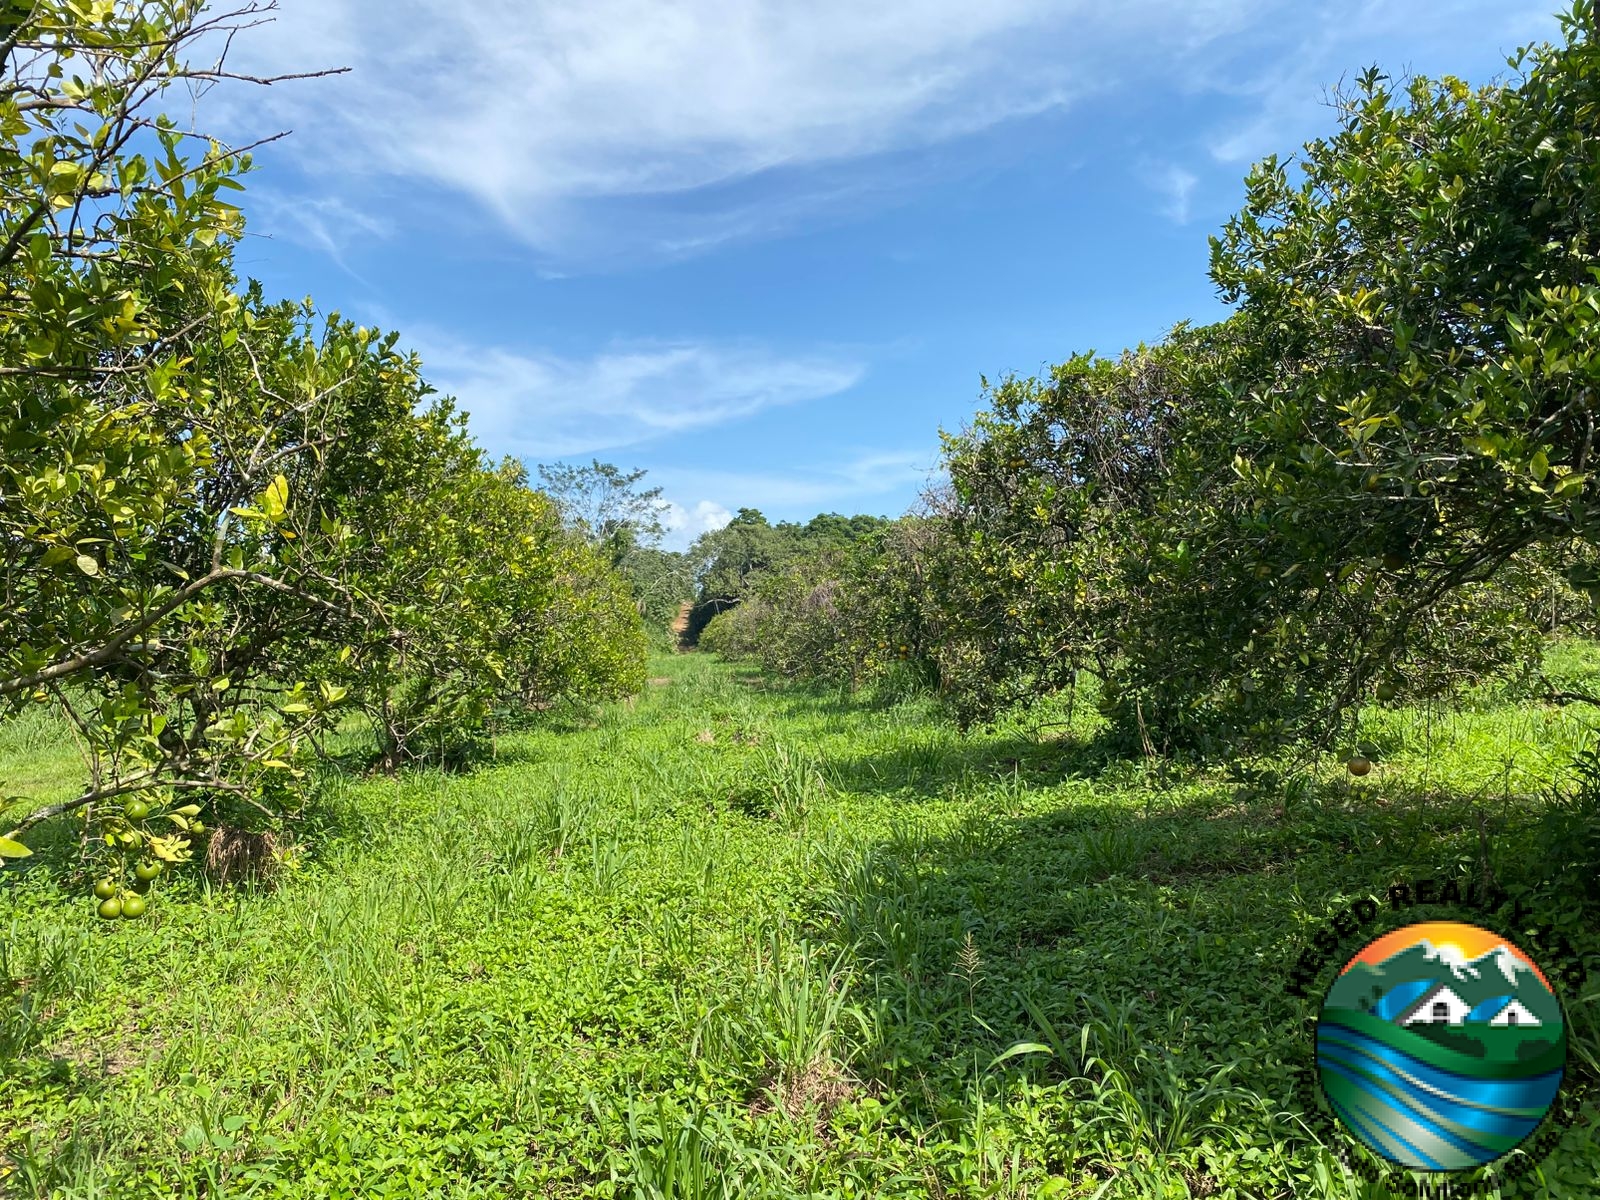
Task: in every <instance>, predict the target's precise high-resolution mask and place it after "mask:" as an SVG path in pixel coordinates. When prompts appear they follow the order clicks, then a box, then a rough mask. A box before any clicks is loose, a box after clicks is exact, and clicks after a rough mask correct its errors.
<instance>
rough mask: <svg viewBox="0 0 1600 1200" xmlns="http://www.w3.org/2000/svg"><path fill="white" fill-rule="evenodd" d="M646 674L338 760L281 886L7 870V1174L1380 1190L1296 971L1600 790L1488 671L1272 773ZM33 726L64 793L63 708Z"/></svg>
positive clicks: (1547, 717) (683, 666) (1590, 1147)
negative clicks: (488, 737)
mask: <svg viewBox="0 0 1600 1200" xmlns="http://www.w3.org/2000/svg"><path fill="white" fill-rule="evenodd" d="M1553 656H1554V657H1553V659H1552V662H1551V663H1550V664H1547V669H1549V670H1553V671H1557V672H1561V673H1564V676H1563V677H1565V678H1568V679H1571V680H1572V681H1574V686H1590V683H1589V682H1588V681H1590V680H1592V679H1593V677H1594V676H1595V675H1597V674H1600V658H1597V656H1596V655H1595V653H1594V652H1593V651H1592V650H1591V649H1589V648H1588V647H1587V646H1586V645H1585V644H1581V643H1569V644H1565V645H1561V646H1558V647H1557V648H1556V650H1555V651H1554V652H1553ZM650 670H651V673H652V674H654V675H661V676H667V677H670V678H671V680H672V685H671V686H667V687H659V688H647V689H646V690H645V691H644V692H643V693H642V694H641V695H640V696H639V697H638V700H637V702H636V703H635V704H633V705H632V706H624V705H622V704H616V705H612V706H609V707H607V708H604V709H602V710H581V711H580V710H576V709H574V710H572V711H568V712H565V714H564V715H563V714H561V713H551V714H549V716H548V724H547V725H546V726H544V727H541V728H538V729H533V730H529V731H524V732H522V733H517V734H513V735H510V736H507V737H503V738H502V739H500V741H499V744H498V751H497V756H496V758H495V759H494V760H493V761H492V762H491V763H489V764H487V765H485V766H483V767H481V768H479V769H477V770H474V771H472V772H471V773H467V774H458V775H450V774H445V773H441V772H438V771H434V770H426V769H417V770H408V771H404V772H401V773H400V774H399V775H397V776H394V777H386V776H382V775H367V776H358V775H356V774H355V773H353V772H351V771H350V770H349V769H348V768H338V769H335V768H330V774H329V775H328V776H327V778H325V779H324V780H323V781H322V782H321V786H320V788H319V791H318V794H319V796H320V799H319V800H318V801H317V804H316V807H315V809H314V811H313V812H312V813H310V814H309V817H308V821H307V825H306V835H305V836H306V842H305V844H306V846H307V847H308V848H309V849H308V852H307V853H306V854H305V855H304V856H302V857H299V858H298V859H297V857H296V856H295V855H294V854H293V853H291V854H289V855H288V856H287V859H286V861H287V862H288V864H289V866H288V867H286V868H285V869H284V870H282V871H281V872H280V873H279V875H278V877H277V879H276V883H275V886H273V887H272V888H270V889H252V888H249V887H246V888H245V889H243V890H240V889H238V888H221V887H219V888H216V889H215V890H210V891H208V890H207V885H206V883H205V881H204V879H203V878H202V877H196V876H194V875H189V874H184V875H176V874H175V875H172V876H168V877H165V878H163V879H162V880H160V881H158V886H159V887H160V888H161V889H163V891H162V895H161V897H160V903H159V904H152V905H151V909H150V912H149V914H148V915H147V916H146V917H145V919H143V920H141V921H137V922H129V921H113V922H109V923H107V922H100V923H95V922H86V921H85V920H84V919H83V912H82V909H83V895H84V892H83V884H84V882H85V880H83V879H77V878H75V877H74V875H73V873H74V871H75V870H76V871H80V872H81V868H78V867H77V866H76V862H77V859H76V856H75V854H74V853H73V851H74V850H75V847H74V846H73V845H71V844H70V842H69V841H67V840H65V835H63V839H58V840H57V841H56V842H48V841H47V842H45V843H43V844H41V846H40V848H39V850H38V851H37V852H36V853H35V855H34V856H33V857H32V858H31V859H29V860H27V862H26V863H25V864H16V865H14V866H13V867H12V868H11V870H12V871H13V872H16V875H15V876H13V878H12V880H11V884H12V886H9V887H8V889H7V890H6V892H5V893H4V895H5V903H6V905H7V906H8V908H7V911H6V912H4V913H3V914H0V929H3V930H4V933H5V936H4V939H3V941H0V947H3V951H0V953H3V957H0V988H3V989H5V991H6V993H7V994H6V995H5V997H4V999H3V1003H0V1022H3V1024H0V1064H3V1066H4V1071H3V1073H0V1172H3V1173H4V1180H3V1184H0V1187H3V1188H4V1189H5V1190H7V1192H8V1194H11V1195H16V1196H39V1197H43V1196H63V1197H65V1196H90V1195H97V1196H106V1195H115V1196H125V1197H142V1196H148V1197H152V1198H153V1197H163V1198H165V1197H170V1196H195V1197H198V1196H219V1195H228V1196H234V1195H238V1196H245V1195H255V1196H281V1197H290V1196H294V1197H301V1196H303V1197H342V1196H350V1197H354V1196H364V1197H367V1196H439V1197H445V1196H449V1197H465V1196H504V1195H545V1196H607V1195H616V1196H638V1197H669V1196H670V1197H700V1196H722V1197H733V1196H741V1197H744V1196H798V1195H831V1196H850V1197H857V1196H859V1197H866V1196H874V1197H878V1196H904V1197H924V1196H962V1197H979V1196H1008V1197H1010V1196H1015V1197H1022V1196H1028V1197H1044V1196H1061V1197H1067V1196H1072V1197H1077V1196H1129V1197H1135V1196H1137V1197H1149V1196H1185V1195H1189V1196H1211V1195H1233V1196H1281V1197H1289V1196H1296V1197H1308V1196H1328V1197H1333V1196H1340V1197H1344V1196H1356V1195H1361V1194H1363V1193H1361V1192H1360V1191H1359V1190H1358V1189H1357V1188H1356V1187H1355V1185H1354V1184H1352V1183H1347V1182H1345V1180H1344V1176H1343V1174H1342V1168H1341V1167H1340V1166H1339V1165H1338V1163H1337V1161H1336V1160H1335V1159H1334V1158H1333V1157H1332V1156H1331V1155H1330V1154H1329V1152H1328V1151H1327V1150H1326V1149H1323V1148H1322V1147H1320V1146H1318V1145H1317V1144H1315V1143H1314V1142H1313V1141H1312V1140H1311V1139H1310V1137H1308V1135H1307V1132H1306V1129H1305V1127H1304V1126H1303V1124H1302V1123H1301V1121H1300V1119H1299V1118H1298V1117H1297V1116H1296V1109H1295V1095H1294V1091H1293V1084H1292V1079H1291V1073H1292V1070H1293V1067H1294V1063H1295V1062H1296V1061H1297V1060H1298V1057H1299V1056H1301V1055H1302V1053H1303V1038H1304V1035H1305V1032H1306V1027H1305V1025H1304V1020H1305V1016H1304V1014H1305V1011H1306V1009H1305V1005H1304V1003H1303V1002H1302V1001H1299V1000H1295V999H1293V998H1292V997H1290V996H1289V995H1288V994H1287V993H1286V990H1285V981H1286V979H1288V977H1289V974H1290V971H1291V969H1292V966H1293V962H1294V959H1295V956H1296V955H1297V954H1298V953H1299V951H1300V950H1301V949H1302V947H1303V946H1304V945H1305V944H1306V942H1307V941H1308V939H1309V938H1310V936H1311V934H1312V932H1313V931H1314V930H1315V929H1316V928H1317V927H1318V926H1319V925H1321V924H1322V923H1323V922H1324V921H1325V920H1326V919H1327V918H1328V917H1329V916H1330V915H1331V914H1332V913H1333V912H1334V911H1335V909H1336V908H1337V907H1338V906H1339V905H1341V904H1343V903H1347V902H1348V901H1349V900H1351V899H1352V898H1353V897H1356V896H1359V895H1364V894H1370V895H1372V896H1375V897H1377V898H1379V899H1380V900H1381V899H1382V897H1383V896H1384V891H1385V889H1386V888H1387V887H1388V886H1389V885H1390V884H1391V883H1393V882H1394V881H1396V880H1398V879H1415V878H1423V877H1430V876H1431V877H1437V878H1439V879H1441V880H1445V881H1448V880H1456V881H1459V882H1467V881H1470V880H1477V879H1481V878H1483V877H1485V876H1489V877H1492V878H1493V879H1494V880H1495V881H1497V882H1498V883H1499V884H1501V885H1503V886H1505V887H1507V888H1509V889H1513V890H1515V889H1517V888H1519V887H1520V886H1522V885H1533V884H1535V883H1538V882H1539V880H1540V879H1541V878H1543V877H1544V874H1545V873H1547V872H1548V871H1551V870H1554V869H1556V868H1557V866H1558V865H1559V862H1560V855H1561V853H1562V852H1563V847H1570V844H1571V842H1570V836H1569V834H1570V830H1571V829H1572V828H1574V827H1575V826H1573V825H1572V824H1571V822H1574V821H1579V820H1581V819H1583V818H1582V816H1581V813H1582V812H1583V811H1585V810H1584V809H1583V808H1582V805H1583V804H1584V803H1587V804H1588V805H1590V806H1591V807H1592V805H1593V803H1594V801H1593V798H1592V797H1593V792H1592V790H1585V789H1583V788H1579V789H1578V792H1577V793H1576V794H1577V795H1578V796H1579V801H1578V802H1577V803H1576V804H1572V803H1568V804H1552V803H1551V802H1550V798H1549V793H1550V789H1551V786H1552V784H1554V783H1555V782H1557V778H1556V773H1557V772H1558V771H1559V770H1564V769H1565V768H1564V767H1561V766H1560V764H1565V763H1570V762H1571V761H1572V759H1573V757H1574V753H1575V752H1576V750H1577V749H1578V748H1579V747H1580V746H1581V745H1582V744H1584V742H1585V739H1586V738H1587V737H1588V736H1589V730H1588V727H1587V725H1586V724H1585V723H1584V721H1583V720H1582V719H1581V718H1580V716H1578V715H1576V714H1574V713H1573V712H1571V711H1566V710H1561V709H1557V708H1554V707H1530V706H1528V705H1526V704H1518V703H1513V702H1509V701H1507V700H1505V699H1504V698H1497V697H1496V696H1495V695H1494V694H1492V693H1489V692H1485V693H1484V694H1483V695H1481V696H1479V697H1478V698H1477V700H1476V701H1475V702H1474V703H1471V704H1469V705H1467V706H1466V707H1465V708H1464V709H1463V710H1462V711H1457V712H1450V713H1444V712H1442V711H1430V710H1428V709H1425V708H1420V707H1419V708H1400V709H1390V710H1385V711H1383V712H1381V713H1375V714H1372V715H1370V716H1369V717H1368V718H1366V723H1365V724H1364V726H1363V729H1362V734H1363V737H1364V739H1365V740H1366V743H1367V744H1369V745H1372V746H1373V747H1374V748H1375V750H1374V753H1375V766H1374V768H1373V770H1372V772H1371V774H1369V775H1368V776H1367V777H1366V778H1364V779H1361V780H1353V779H1351V778H1350V776H1349V775H1348V773H1347V772H1346V770H1345V769H1344V767H1343V765H1342V764H1341V763H1339V762H1337V761H1336V760H1334V759H1332V758H1330V759H1328V760H1325V761H1323V762H1320V763H1318V764H1315V765H1313V767H1312V768H1311V769H1309V770H1306V771H1302V772H1299V773H1296V774H1293V775H1292V776H1288V777H1285V778H1283V779H1278V780H1274V779H1264V778H1261V777H1256V778H1253V779H1252V778H1244V777H1241V772H1240V771H1238V770H1235V771H1234V772H1233V773H1232V777H1228V776H1227V775H1225V774H1224V773H1223V772H1220V771H1207V770H1196V771H1190V772H1187V773H1185V772H1182V771H1180V770H1179V769H1178V768H1175V767H1172V766H1171V765H1170V764H1169V765H1167V766H1163V765H1162V764H1161V762H1160V761H1159V760H1149V761H1146V760H1141V759H1129V758H1126V757H1117V756H1115V755H1114V754H1111V753H1109V752H1107V751H1106V750H1105V749H1104V748H1103V746H1102V744H1101V743H1100V742H1098V741H1097V740H1096V736H1095V735H1096V731H1097V730H1098V729H1100V728H1102V727H1103V723H1104V722H1103V718H1101V717H1100V716H1098V715H1097V714H1096V713H1095V710H1094V707H1093V706H1092V705H1090V704H1084V703H1081V702H1080V703H1078V704H1077V705H1076V707H1075V708H1073V709H1072V710H1071V711H1069V710H1068V708H1067V706H1066V704H1065V703H1063V704H1062V705H1060V706H1059V708H1057V709H1054V710H1051V711H1050V712H1044V713H1038V714H1035V715H1034V717H1033V718H1031V720H1033V721H1035V722H1038V724H1037V725H1029V724H1022V723H1012V724H1003V725H1001V726H999V727H997V728H996V729H994V730H992V731H990V732H988V733H981V734H973V735H970V736H968V737H966V738H963V737H961V736H960V735H958V734H957V733H956V732H954V731H953V729H952V728H951V727H950V726H949V724H948V723H946V722H942V721H940V720H939V719H938V717H937V714H936V710H935V708H934V706H933V704H932V703H931V701H929V700H928V699H926V698H924V697H919V696H918V695H917V694H914V693H913V694H909V695H904V696H901V697H898V698H897V697H894V696H892V695H877V696H873V697H868V696H855V697H851V696H848V695H845V694H842V693H833V692H827V691H823V690H820V689H804V688H800V687H797V686H794V685H787V684H768V683H767V681H765V680H764V679H763V678H762V677H761V676H757V675H753V674H751V673H749V672H744V671H741V670H740V669H738V668H736V667H732V666H729V665H728V664H725V663H720V662H717V661H716V660H714V659H713V658H712V657H711V656H709V655H704V654H700V655H684V656H660V657H657V658H656V659H655V660H653V661H652V663H651V667H650ZM750 684H762V685H763V686H748V685H750ZM0 737H3V738H4V741H3V742H0V769H3V770H4V771H5V773H6V774H7V776H8V778H13V779H17V780H22V781H26V782H27V783H28V785H29V787H30V788H31V789H32V791H33V793H34V795H33V797H32V798H33V799H34V800H35V801H37V800H39V799H47V798H49V797H50V796H52V795H54V794H56V792H62V793H69V792H70V790H71V786H72V782H73V776H72V773H71V770H70V763H71V758H72V754H73V751H72V749H71V745H70V741H69V740H68V739H67V738H66V737H65V736H64V733H63V731H62V730H60V729H57V728H54V727H51V726H49V725H47V724H44V723H43V719H42V718H40V719H39V720H36V721H27V722H17V723H14V724H12V725H8V726H6V727H5V729H4V730H3V731H0ZM340 737H342V738H346V739H349V745H350V746H351V747H359V746H360V745H362V744H363V743H362V742H361V734H360V733H359V731H354V730H346V731H345V732H344V733H342V734H341V735H340ZM337 751H338V747H337V746H330V752H331V753H332V755H333V759H334V761H335V763H336V764H337V762H338V761H339V758H338V754H337ZM346 761H349V760H346ZM1245 774H1248V773H1245ZM1570 785H1571V780H1565V781H1564V782H1563V787H1564V788H1566V793H1565V794H1569V795H1570V794H1573V793H1572V792H1571V787H1570ZM1584 797H1588V799H1587V800H1584V799H1583V798H1584ZM1591 987H1592V985H1591ZM1592 1011H1593V1010H1592V1007H1590V1006H1576V1005H1575V1006H1573V1011H1572V1012H1571V1014H1570V1020H1571V1021H1572V1026H1571V1029H1570V1033H1571V1038H1572V1040H1571V1047H1572V1050H1571V1055H1570V1060H1569V1069H1570V1070H1571V1071H1573V1072H1575V1073H1576V1074H1577V1075H1578V1076H1581V1077H1584V1078H1588V1079H1593V1078H1594V1076H1595V1073H1596V1072H1595V1068H1596V1062H1597V1052H1600V1038H1597V1036H1596V1030H1595V1028H1594V1025H1593V1018H1592ZM1008 1050H1009V1051H1011V1054H1010V1055H1009V1057H1007V1056H1006V1052H1007V1051H1008ZM997 1059H998V1060H999V1061H997ZM1542 1172H1543V1174H1542V1176H1541V1175H1538V1174H1535V1175H1532V1176H1530V1177H1529V1178H1528V1179H1525V1180H1523V1181H1521V1182H1520V1183H1519V1184H1518V1185H1517V1189H1516V1190H1513V1191H1510V1192H1508V1193H1507V1194H1510V1195H1526V1196H1548V1197H1557V1196H1574V1195H1581V1194H1585V1191H1586V1189H1588V1188H1589V1187H1590V1185H1591V1184H1592V1181H1593V1180H1594V1179H1595V1178H1597V1177H1600V1128H1597V1126H1596V1124H1595V1122H1594V1120H1593V1118H1592V1117H1590V1118H1587V1119H1586V1122H1579V1123H1578V1124H1577V1125H1575V1126H1574V1127H1572V1128H1569V1129H1567V1130H1566V1131H1565V1133H1564V1135H1563V1140H1562V1141H1561V1143H1560V1145H1559V1147H1558V1148H1557V1150H1556V1151H1555V1153H1554V1154H1553V1155H1552V1156H1550V1157H1549V1158H1547V1159H1546V1160H1545V1161H1544V1163H1543V1165H1542Z"/></svg>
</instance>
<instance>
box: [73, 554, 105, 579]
mask: <svg viewBox="0 0 1600 1200" xmlns="http://www.w3.org/2000/svg"><path fill="white" fill-rule="evenodd" d="M73 562H75V563H76V564H77V566H78V570H80V571H82V572H83V573H84V574H85V575H98V574H100V564H99V563H98V562H96V561H95V560H94V559H93V558H91V557H89V555H87V554H80V555H78V557H77V558H75V559H73Z"/></svg>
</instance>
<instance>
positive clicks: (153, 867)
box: [133, 858, 161, 883]
mask: <svg viewBox="0 0 1600 1200" xmlns="http://www.w3.org/2000/svg"><path fill="white" fill-rule="evenodd" d="M133 874H134V877H135V878H137V879H138V880H139V882H140V883H149V882H150V881H151V880H152V879H154V878H155V877H156V876H157V875H159V874H161V864H160V863H159V862H158V861H156V860H155V859H153V858H150V859H146V860H145V861H144V862H142V863H140V864H139V865H138V866H136V867H134V869H133Z"/></svg>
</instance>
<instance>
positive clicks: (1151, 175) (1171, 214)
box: [1144, 163, 1200, 225]
mask: <svg viewBox="0 0 1600 1200" xmlns="http://www.w3.org/2000/svg"><path fill="white" fill-rule="evenodd" d="M1144 176H1145V179H1146V180H1147V181H1148V183H1149V184H1150V186H1151V187H1152V188H1153V189H1155V191H1156V194H1157V195H1159V196H1160V197H1161V198H1162V204H1161V214H1162V216H1164V217H1166V218H1167V219H1168V220H1169V221H1172V222H1173V223H1175V224H1178V225H1187V224H1188V223H1189V198H1190V197H1191V196H1192V195H1193V194H1194V189H1195V185H1196V184H1198V183H1199V182H1200V177H1199V176H1198V175H1196V174H1195V173H1194V172H1193V171H1189V170H1186V169H1185V168H1183V167H1180V166H1179V165H1178V164H1177V163H1162V164H1159V165H1157V164H1150V165H1147V166H1146V168H1145V170H1144Z"/></svg>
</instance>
